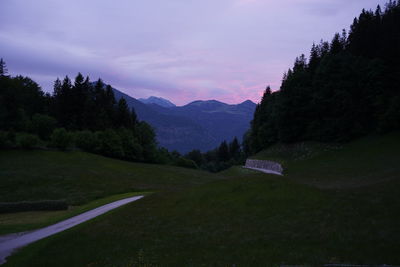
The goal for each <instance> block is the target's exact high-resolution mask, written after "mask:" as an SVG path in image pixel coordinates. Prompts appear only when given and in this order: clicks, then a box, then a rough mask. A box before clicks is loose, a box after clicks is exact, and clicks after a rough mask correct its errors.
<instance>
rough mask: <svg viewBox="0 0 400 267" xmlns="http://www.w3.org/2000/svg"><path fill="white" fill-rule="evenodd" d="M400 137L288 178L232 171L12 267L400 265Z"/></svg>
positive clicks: (82, 230) (301, 168) (289, 166)
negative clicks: (399, 194)
mask: <svg viewBox="0 0 400 267" xmlns="http://www.w3.org/2000/svg"><path fill="white" fill-rule="evenodd" d="M398 140H400V138H399V134H392V135H387V136H383V137H370V138H366V139H363V140H360V141H357V142H354V143H349V144H346V145H343V148H341V149H333V150H327V151H322V152H321V153H318V155H315V156H311V157H309V156H307V157H304V158H302V159H299V158H298V157H296V159H293V160H291V159H288V160H287V161H286V172H285V176H284V177H278V176H274V175H268V174H264V173H258V172H254V171H251V170H245V169H242V168H239V167H236V168H232V169H230V170H227V171H225V172H223V173H221V174H220V176H221V177H224V178H226V179H220V180H214V181H211V182H209V183H206V184H202V185H199V186H196V187H190V188H186V189H184V190H176V191H166V192H159V193H155V194H152V195H150V196H147V197H146V198H144V199H142V200H141V201H139V202H136V203H132V204H129V205H127V206H125V207H122V208H120V209H118V210H116V211H114V212H112V213H111V214H106V215H104V216H101V217H99V218H97V219H95V220H93V221H90V222H87V223H84V224H82V225H80V226H78V227H76V228H73V229H70V230H68V231H66V232H63V233H60V234H57V235H55V236H52V237H50V238H47V239H45V240H42V241H39V242H37V243H34V244H32V245H30V246H28V247H26V248H23V249H21V251H19V252H18V253H17V254H16V255H14V256H12V257H10V258H9V261H8V263H7V264H6V266H25V265H29V266H55V265H57V266H279V265H281V264H288V265H290V264H291V265H295V264H296V265H300V264H303V265H311V266H320V265H321V264H326V263H357V264H384V263H386V264H399V263H400V227H398V226H399V223H400V213H399V212H398V211H399V210H400V198H399V197H398V192H399V189H400V164H397V165H399V166H396V164H395V162H396V160H397V162H400V161H399V159H400V151H399V142H398ZM348 161H351V162H348ZM388 169H389V170H390V171H387V170H388ZM315 179H317V181H315ZM347 179H349V180H350V181H347Z"/></svg>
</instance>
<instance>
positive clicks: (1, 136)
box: [0, 131, 15, 149]
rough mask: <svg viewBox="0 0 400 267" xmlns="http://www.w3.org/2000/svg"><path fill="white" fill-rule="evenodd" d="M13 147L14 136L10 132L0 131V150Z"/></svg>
mask: <svg viewBox="0 0 400 267" xmlns="http://www.w3.org/2000/svg"><path fill="white" fill-rule="evenodd" d="M14 145H15V134H14V133H12V132H5V131H0V149H1V148H10V147H13V146H14Z"/></svg>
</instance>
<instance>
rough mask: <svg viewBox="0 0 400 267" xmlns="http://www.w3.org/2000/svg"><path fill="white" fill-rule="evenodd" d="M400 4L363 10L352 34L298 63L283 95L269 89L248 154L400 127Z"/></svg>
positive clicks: (253, 128) (259, 109)
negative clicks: (277, 144)
mask: <svg viewBox="0 0 400 267" xmlns="http://www.w3.org/2000/svg"><path fill="white" fill-rule="evenodd" d="M399 48H400V1H389V2H388V3H387V4H386V7H385V8H384V10H382V8H381V7H380V6H378V7H377V8H376V10H375V11H372V10H369V11H367V10H363V11H362V13H361V14H360V16H359V17H358V18H355V19H354V22H353V24H352V25H351V28H350V31H349V33H347V32H346V31H345V30H343V31H342V33H340V34H339V33H336V34H335V35H334V37H333V39H332V41H331V42H326V41H321V42H320V43H319V44H313V45H312V48H311V52H310V55H309V59H306V57H305V56H304V55H301V56H300V57H298V58H296V60H295V63H294V66H293V68H291V69H289V70H288V71H287V72H286V73H285V74H284V76H283V80H282V84H281V87H280V90H279V91H276V92H272V91H271V88H270V87H269V86H268V87H267V88H266V90H265V92H264V94H263V97H262V100H261V102H260V103H259V104H258V105H257V108H256V111H255V114H254V118H253V121H252V124H251V129H250V131H249V132H248V133H247V134H246V136H245V138H244V143H243V145H244V150H245V151H246V152H247V153H256V152H258V151H260V150H263V149H265V148H267V147H269V146H270V145H272V144H274V143H277V142H283V143H292V142H299V141H306V140H314V141H323V142H343V141H349V140H352V139H354V138H358V137H360V136H363V135H366V134H370V133H385V132H389V131H393V130H398V129H400V91H399V90H400V86H399V84H400V64H399V62H400V49H399Z"/></svg>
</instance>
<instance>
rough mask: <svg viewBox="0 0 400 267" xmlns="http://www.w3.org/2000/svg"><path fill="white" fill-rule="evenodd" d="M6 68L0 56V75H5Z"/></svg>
mask: <svg viewBox="0 0 400 267" xmlns="http://www.w3.org/2000/svg"><path fill="white" fill-rule="evenodd" d="M7 73H8V69H7V66H6V62H4V60H3V58H0V77H3V76H7Z"/></svg>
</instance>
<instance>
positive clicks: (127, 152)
mask: <svg viewBox="0 0 400 267" xmlns="http://www.w3.org/2000/svg"><path fill="white" fill-rule="evenodd" d="M118 135H119V137H120V139H121V145H122V149H123V152H124V158H125V159H127V160H143V148H142V146H141V145H140V144H139V143H138V141H137V140H136V138H135V137H134V135H133V132H132V131H130V130H128V129H124V128H122V129H119V130H118Z"/></svg>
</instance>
